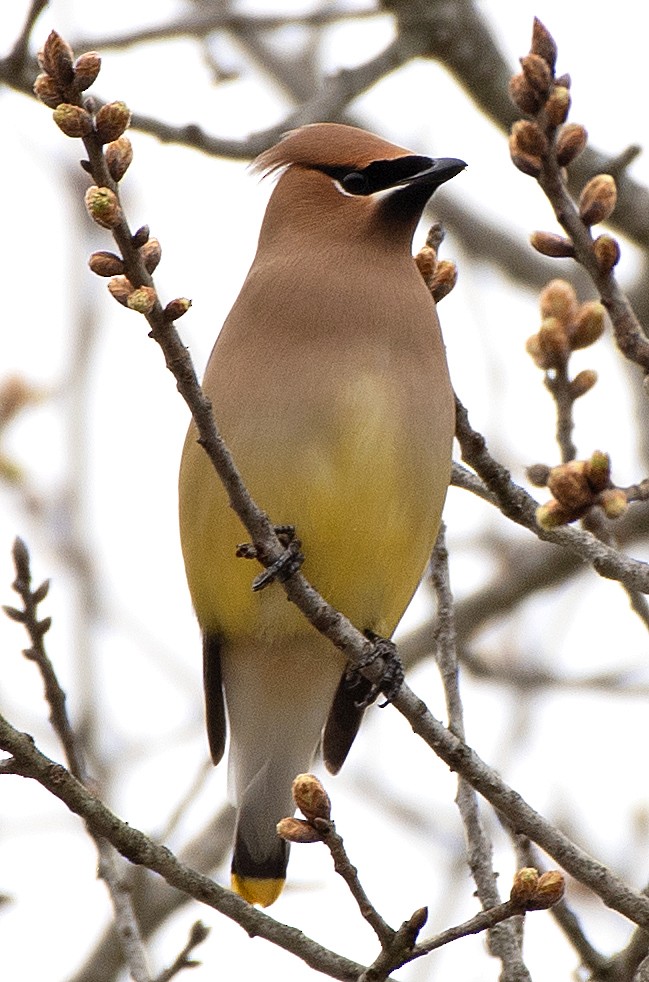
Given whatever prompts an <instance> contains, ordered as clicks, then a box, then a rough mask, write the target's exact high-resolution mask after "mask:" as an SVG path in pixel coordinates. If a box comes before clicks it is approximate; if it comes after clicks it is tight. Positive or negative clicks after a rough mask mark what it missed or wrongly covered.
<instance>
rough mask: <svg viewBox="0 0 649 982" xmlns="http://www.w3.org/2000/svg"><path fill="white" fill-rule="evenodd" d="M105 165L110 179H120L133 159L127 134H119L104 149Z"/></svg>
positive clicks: (117, 180)
mask: <svg viewBox="0 0 649 982" xmlns="http://www.w3.org/2000/svg"><path fill="white" fill-rule="evenodd" d="M104 157H105V159H106V165H107V167H108V171H109V173H110V176H111V177H112V179H113V180H114V181H116V182H119V181H121V179H122V178H123V177H124V174H125V173H126V171H127V170H128V168H129V167H130V165H131V161H132V160H133V147H132V146H131V141H130V140H129V138H128V137H127V136H120V137H119V139H117V140H113V141H112V143H109V144H107V145H106V147H105V149H104Z"/></svg>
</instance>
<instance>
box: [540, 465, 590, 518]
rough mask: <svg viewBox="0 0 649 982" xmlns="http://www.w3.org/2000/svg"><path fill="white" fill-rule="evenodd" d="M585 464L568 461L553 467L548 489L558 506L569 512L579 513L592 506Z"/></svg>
mask: <svg viewBox="0 0 649 982" xmlns="http://www.w3.org/2000/svg"><path fill="white" fill-rule="evenodd" d="M585 469H586V462H585V461H583V460H569V461H568V462H567V463H565V464H559V466H558V467H553V468H552V470H551V471H550V475H549V477H548V488H549V489H550V491H551V493H552V494H553V495H554V497H555V498H556V499H557V501H558V502H560V504H561V505H562V506H563V507H564V508H566V509H568V510H569V511H571V512H579V511H581V510H582V509H584V508H588V507H590V505H592V504H593V491H592V488H591V487H590V484H589V481H588V480H587V479H586V473H585Z"/></svg>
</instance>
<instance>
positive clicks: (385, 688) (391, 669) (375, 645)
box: [346, 630, 404, 709]
mask: <svg viewBox="0 0 649 982" xmlns="http://www.w3.org/2000/svg"><path fill="white" fill-rule="evenodd" d="M364 634H365V637H366V638H367V639H368V641H371V642H372V648H371V649H370V651H369V653H368V654H367V655H366V656H365V657H364V658H363V660H362V661H361V662H359V663H358V664H356V665H351V666H350V667H349V668H348V669H347V674H346V677H347V681H348V683H349V684H350V686H352V687H353V686H355V685H361V684H362V683H364V684H365V686H366V687H367V691H366V692H365V694H364V695H363V697H362V699H360V700H359V701H358V702H357V703H356V706H357V708H358V709H366V708H367V706H369V705H371V703H373V702H374V700H375V699H376V698H377V696H378V695H379V693H380V692H382V693H383V694H384V696H385V697H386V699H385V702H384V703H381V708H382V709H383V708H384V707H385V706H387V705H389V703H391V702H392V701H393V699H395V698H396V696H397V695H398V694H399V689H400V688H401V686H402V684H403V680H404V671H403V665H402V664H401V659H400V658H399V655H398V654H397V646H396V645H395V643H394V641H390V640H389V639H388V638H382V637H381V635H380V634H375V633H374V631H369V630H368V631H365V632H364ZM377 658H381V659H382V660H383V664H384V669H383V676H382V678H381V679H380V680H378V681H377V682H369V681H368V680H367V679H366V678H365V676H364V675H362V674H361V671H362V669H363V668H367V666H368V665H371V664H372V663H373V662H375V661H376V660H377Z"/></svg>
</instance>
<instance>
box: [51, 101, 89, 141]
mask: <svg viewBox="0 0 649 982" xmlns="http://www.w3.org/2000/svg"><path fill="white" fill-rule="evenodd" d="M52 116H53V117H54V122H55V123H56V125H57V126H58V128H59V129H60V130H61V132H62V133H65V135H66V136H72V137H80V136H88V134H89V133H92V116H91V115H90V113H88V112H86V110H85V109H82V108H81V106H73V105H71V104H69V103H67V102H62V103H61V104H60V105H58V106H57V107H56V109H55V110H54V112H53V113H52Z"/></svg>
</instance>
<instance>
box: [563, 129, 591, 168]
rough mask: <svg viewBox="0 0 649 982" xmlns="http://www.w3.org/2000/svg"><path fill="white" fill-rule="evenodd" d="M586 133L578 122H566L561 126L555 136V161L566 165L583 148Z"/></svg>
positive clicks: (586, 138)
mask: <svg viewBox="0 0 649 982" xmlns="http://www.w3.org/2000/svg"><path fill="white" fill-rule="evenodd" d="M587 143H588V133H587V132H586V130H585V128H584V127H583V126H582V125H581V124H580V123H567V124H566V125H565V126H562V128H561V130H560V132H559V136H558V137H557V163H558V164H559V166H560V167H567V166H568V164H571V163H572V161H573V160H575V159H576V158H577V157H578V156H579V154H580V153H582V151H583V150H584V149H585V147H586V144H587Z"/></svg>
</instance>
